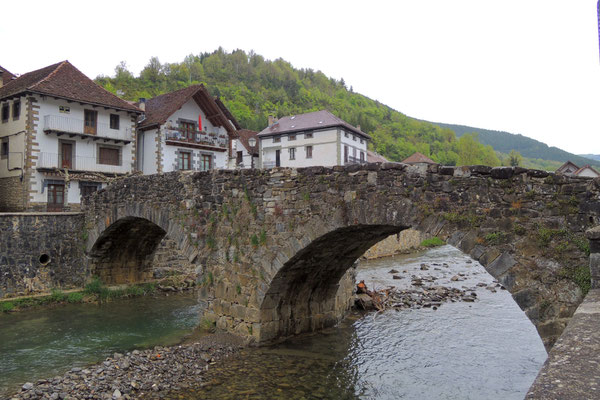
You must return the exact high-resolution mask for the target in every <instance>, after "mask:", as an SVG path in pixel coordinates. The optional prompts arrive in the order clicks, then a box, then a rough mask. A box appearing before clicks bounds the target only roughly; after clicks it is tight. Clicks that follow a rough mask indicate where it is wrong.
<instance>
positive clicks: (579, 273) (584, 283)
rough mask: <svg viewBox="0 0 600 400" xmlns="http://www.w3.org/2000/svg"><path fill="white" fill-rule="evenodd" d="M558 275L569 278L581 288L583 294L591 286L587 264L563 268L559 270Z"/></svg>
mask: <svg viewBox="0 0 600 400" xmlns="http://www.w3.org/2000/svg"><path fill="white" fill-rule="evenodd" d="M559 275H560V276H561V277H563V278H566V279H570V280H571V281H573V282H574V283H575V284H577V286H579V288H580V289H581V293H582V294H583V295H584V296H585V295H586V294H587V293H588V292H589V291H590V288H591V287H592V276H591V274H590V268H589V267H588V266H587V265H582V266H580V267H576V268H572V269H569V268H563V269H561V270H560V271H559Z"/></svg>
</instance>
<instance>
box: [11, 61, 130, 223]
mask: <svg viewBox="0 0 600 400" xmlns="http://www.w3.org/2000/svg"><path fill="white" fill-rule="evenodd" d="M7 77H10V79H9V80H7V79H6V78H7ZM1 82H2V84H1V87H0V108H1V121H0V141H1V148H0V149H1V151H0V210H2V211H24V210H37V211H63V210H65V211H67V210H73V209H78V207H79V204H80V199H81V196H84V195H86V194H89V193H90V192H93V191H96V190H98V189H99V188H101V187H103V186H104V185H106V183H105V182H106V180H107V178H108V177H111V176H116V175H123V174H128V173H130V172H132V170H133V168H134V166H135V162H136V160H135V140H134V138H135V125H136V120H137V118H138V116H139V115H140V114H141V110H140V109H139V108H138V107H136V106H134V105H132V104H130V103H128V102H126V101H124V100H122V99H120V98H118V97H117V96H115V95H113V94H112V93H110V92H108V91H106V90H104V89H103V88H101V87H100V86H98V85H97V84H96V83H94V82H93V81H92V80H91V79H89V78H88V77H87V76H85V75H84V74H83V73H82V72H80V71H79V70H78V69H77V68H75V67H74V66H73V65H72V64H71V63H69V62H68V61H63V62H60V63H57V64H53V65H50V66H48V67H45V68H42V69H39V70H36V71H32V72H28V73H26V74H23V75H21V76H19V77H18V78H14V77H13V76H12V74H10V73H8V74H7V71H6V70H4V69H2V80H1Z"/></svg>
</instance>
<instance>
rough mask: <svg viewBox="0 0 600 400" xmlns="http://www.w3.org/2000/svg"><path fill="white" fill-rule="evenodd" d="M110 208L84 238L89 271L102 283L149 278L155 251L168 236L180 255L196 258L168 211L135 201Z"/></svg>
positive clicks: (180, 227)
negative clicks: (125, 205) (120, 206)
mask: <svg viewBox="0 0 600 400" xmlns="http://www.w3.org/2000/svg"><path fill="white" fill-rule="evenodd" d="M109 211H110V212H106V213H105V214H104V215H98V216H97V217H96V221H95V224H93V225H92V228H91V229H90V230H89V232H88V241H87V252H88V261H89V271H90V273H91V275H93V276H98V277H99V278H100V279H101V280H102V281H103V282H104V283H107V284H121V283H135V282H142V281H146V280H149V279H151V278H152V277H153V273H152V268H151V267H152V261H153V258H154V254H155V251H156V249H157V248H158V247H159V245H160V244H161V243H162V241H163V239H171V241H173V242H174V247H175V249H176V250H177V251H178V252H179V253H180V254H181V256H182V257H183V258H185V259H188V260H193V259H194V258H195V256H196V254H197V253H196V252H195V250H194V249H193V248H192V247H191V246H190V244H189V239H188V236H187V235H186V234H185V233H184V229H183V227H182V225H181V224H177V223H176V222H175V219H174V218H172V216H171V214H170V213H169V212H168V211H164V210H162V209H161V208H159V207H156V206H154V207H149V206H148V205H139V204H135V203H133V204H130V205H128V206H127V207H122V208H114V209H111V210H109Z"/></svg>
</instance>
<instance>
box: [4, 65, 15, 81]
mask: <svg viewBox="0 0 600 400" xmlns="http://www.w3.org/2000/svg"><path fill="white" fill-rule="evenodd" d="M0 75H1V76H2V80H3V81H4V84H5V85H6V82H9V81H10V80H11V79H14V78H16V76H15V74H11V73H10V71H9V70H7V69H6V68H4V67H2V65H0Z"/></svg>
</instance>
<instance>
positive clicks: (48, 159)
mask: <svg viewBox="0 0 600 400" xmlns="http://www.w3.org/2000/svg"><path fill="white" fill-rule="evenodd" d="M119 162H120V163H121V164H123V162H122V160H119ZM37 169H38V170H57V169H61V170H62V169H67V170H69V171H70V172H98V173H103V174H126V173H128V172H131V166H130V165H110V164H101V163H99V160H98V159H97V158H96V157H83V156H75V157H68V158H65V157H63V156H62V154H54V153H45V152H42V153H38V159H37Z"/></svg>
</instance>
